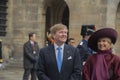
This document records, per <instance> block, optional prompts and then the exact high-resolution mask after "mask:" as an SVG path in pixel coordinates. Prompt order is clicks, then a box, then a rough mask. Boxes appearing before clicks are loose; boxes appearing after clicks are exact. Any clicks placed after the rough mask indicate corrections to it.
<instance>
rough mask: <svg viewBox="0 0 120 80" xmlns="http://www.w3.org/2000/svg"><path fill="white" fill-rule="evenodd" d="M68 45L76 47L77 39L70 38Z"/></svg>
mask: <svg viewBox="0 0 120 80" xmlns="http://www.w3.org/2000/svg"><path fill="white" fill-rule="evenodd" d="M68 44H69V45H71V46H73V47H75V39H74V38H69V39H68Z"/></svg>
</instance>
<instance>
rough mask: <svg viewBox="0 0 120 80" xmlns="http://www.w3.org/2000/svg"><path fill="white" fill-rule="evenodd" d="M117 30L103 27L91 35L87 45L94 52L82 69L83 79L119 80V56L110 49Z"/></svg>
mask: <svg viewBox="0 0 120 80" xmlns="http://www.w3.org/2000/svg"><path fill="white" fill-rule="evenodd" d="M116 40H117V32H116V30H115V29H112V28H103V29H100V30H98V31H96V32H95V33H93V35H91V37H90V38H89V40H88V46H89V47H90V48H91V49H93V50H94V51H95V52H96V53H95V54H93V55H91V56H89V57H88V59H87V61H86V63H85V65H84V68H83V71H82V79H83V80H120V57H119V56H117V55H115V53H114V52H113V51H112V50H113V49H112V48H113V45H114V44H115V43H116Z"/></svg>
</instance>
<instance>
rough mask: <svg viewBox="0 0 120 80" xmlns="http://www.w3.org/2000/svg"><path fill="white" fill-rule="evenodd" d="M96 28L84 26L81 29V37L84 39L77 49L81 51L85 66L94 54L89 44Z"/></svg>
mask: <svg viewBox="0 0 120 80" xmlns="http://www.w3.org/2000/svg"><path fill="white" fill-rule="evenodd" d="M95 29H96V28H95V26H94V25H82V28H81V36H82V37H83V39H82V41H81V42H80V43H79V45H78V46H77V48H78V49H79V50H80V55H81V56H82V62H83V65H84V63H85V61H86V59H87V58H88V57H89V56H90V55H91V54H93V53H94V51H93V50H92V49H90V48H89V47H88V46H87V44H88V39H89V38H90V36H91V35H92V34H93V33H94V32H95Z"/></svg>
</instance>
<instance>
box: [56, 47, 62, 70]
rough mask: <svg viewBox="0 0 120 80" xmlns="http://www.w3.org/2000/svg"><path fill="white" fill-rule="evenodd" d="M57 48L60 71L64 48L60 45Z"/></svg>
mask: <svg viewBox="0 0 120 80" xmlns="http://www.w3.org/2000/svg"><path fill="white" fill-rule="evenodd" d="M57 50H58V54H57V66H58V70H59V72H60V70H61V66H62V52H61V50H62V48H61V47H58V48H57Z"/></svg>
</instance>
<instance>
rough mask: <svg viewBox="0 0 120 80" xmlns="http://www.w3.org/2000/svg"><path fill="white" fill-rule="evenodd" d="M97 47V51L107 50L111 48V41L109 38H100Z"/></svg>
mask: <svg viewBox="0 0 120 80" xmlns="http://www.w3.org/2000/svg"><path fill="white" fill-rule="evenodd" d="M97 45H98V50H109V49H110V48H111V40H110V39H109V38H100V39H99V40H98V43H97Z"/></svg>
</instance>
